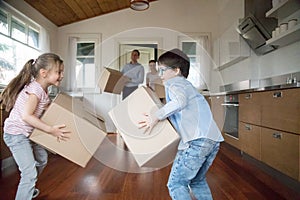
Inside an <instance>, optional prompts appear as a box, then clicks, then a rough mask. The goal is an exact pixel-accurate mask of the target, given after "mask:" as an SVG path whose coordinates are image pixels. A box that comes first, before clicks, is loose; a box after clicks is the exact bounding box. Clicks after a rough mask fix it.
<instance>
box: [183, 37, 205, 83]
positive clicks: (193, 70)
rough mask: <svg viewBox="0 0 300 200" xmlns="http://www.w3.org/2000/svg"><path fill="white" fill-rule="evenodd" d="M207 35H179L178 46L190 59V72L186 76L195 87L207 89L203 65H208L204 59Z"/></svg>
mask: <svg viewBox="0 0 300 200" xmlns="http://www.w3.org/2000/svg"><path fill="white" fill-rule="evenodd" d="M206 44H208V36H206V35H203V36H194V37H193V38H192V37H189V36H180V37H179V46H180V48H181V50H182V51H183V52H184V53H185V54H187V56H188V57H189V59H190V73H189V76H188V78H187V80H189V81H190V82H191V83H192V84H193V85H194V86H195V87H196V88H197V89H207V83H206V81H207V80H205V74H204V73H205V71H207V70H204V67H208V65H207V63H205V62H206V60H207V59H204V58H205V57H206V56H207V55H208V54H207V51H208V50H207V45H206Z"/></svg>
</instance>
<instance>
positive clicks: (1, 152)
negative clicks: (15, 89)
mask: <svg viewBox="0 0 300 200" xmlns="http://www.w3.org/2000/svg"><path fill="white" fill-rule="evenodd" d="M7 117H8V112H6V111H5V109H4V108H3V106H0V126H1V127H0V128H1V130H0V160H3V159H5V158H8V157H10V156H11V153H10V151H9V149H8V147H7V146H6V144H5V143H4V141H3V126H4V120H5V119H6V118H7Z"/></svg>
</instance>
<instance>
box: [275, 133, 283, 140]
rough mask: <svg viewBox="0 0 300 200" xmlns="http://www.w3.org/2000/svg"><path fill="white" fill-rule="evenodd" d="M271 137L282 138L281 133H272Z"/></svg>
mask: <svg viewBox="0 0 300 200" xmlns="http://www.w3.org/2000/svg"><path fill="white" fill-rule="evenodd" d="M273 138H276V139H280V140H281V138H282V134H281V133H273Z"/></svg>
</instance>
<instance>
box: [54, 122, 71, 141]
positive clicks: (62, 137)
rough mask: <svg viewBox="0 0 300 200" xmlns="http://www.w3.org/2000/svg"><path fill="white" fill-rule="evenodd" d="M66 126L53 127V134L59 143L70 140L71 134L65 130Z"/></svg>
mask: <svg viewBox="0 0 300 200" xmlns="http://www.w3.org/2000/svg"><path fill="white" fill-rule="evenodd" d="M65 127H66V125H64V124H61V125H54V126H52V127H51V132H50V133H51V134H52V135H53V136H54V137H56V138H57V141H58V142H60V141H67V140H68V139H70V135H71V132H70V131H69V130H67V129H64V128H65Z"/></svg>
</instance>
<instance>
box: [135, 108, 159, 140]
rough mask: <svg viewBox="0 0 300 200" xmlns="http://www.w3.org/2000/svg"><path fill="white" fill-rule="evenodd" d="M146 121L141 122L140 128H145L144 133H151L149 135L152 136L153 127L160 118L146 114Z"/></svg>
mask: <svg viewBox="0 0 300 200" xmlns="http://www.w3.org/2000/svg"><path fill="white" fill-rule="evenodd" d="M144 116H145V120H142V121H139V124H140V127H139V128H145V131H144V133H146V132H147V131H149V135H150V134H151V131H152V129H153V127H154V126H155V125H156V124H157V123H158V121H159V120H158V118H157V117H156V116H155V115H154V114H152V115H151V114H147V113H144Z"/></svg>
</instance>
